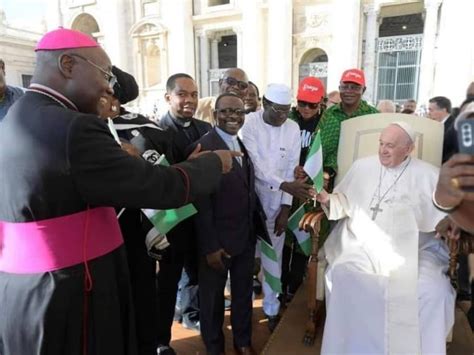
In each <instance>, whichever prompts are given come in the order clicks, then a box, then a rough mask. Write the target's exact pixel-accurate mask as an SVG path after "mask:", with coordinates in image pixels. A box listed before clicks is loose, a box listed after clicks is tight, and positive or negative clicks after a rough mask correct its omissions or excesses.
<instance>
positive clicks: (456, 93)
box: [48, 0, 474, 114]
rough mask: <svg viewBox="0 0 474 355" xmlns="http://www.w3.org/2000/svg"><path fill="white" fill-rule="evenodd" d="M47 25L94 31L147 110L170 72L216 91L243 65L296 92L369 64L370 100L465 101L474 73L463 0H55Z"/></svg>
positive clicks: (331, 83) (330, 85)
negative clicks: (307, 82)
mask: <svg viewBox="0 0 474 355" xmlns="http://www.w3.org/2000/svg"><path fill="white" fill-rule="evenodd" d="M48 3H49V6H51V11H49V13H50V14H51V18H50V19H48V25H49V27H50V29H51V28H54V27H56V26H58V25H63V26H65V27H70V28H75V29H79V30H82V31H84V32H87V33H90V34H92V35H93V36H94V37H96V38H97V40H98V41H99V42H100V43H101V44H102V45H103V46H104V47H105V49H106V50H107V52H108V53H109V55H110V57H111V59H112V61H113V62H114V63H115V64H117V65H118V66H119V67H122V68H123V69H125V70H128V71H130V72H131V73H133V74H134V75H135V76H136V78H137V80H138V82H139V85H140V88H141V95H140V99H139V100H137V101H136V103H135V104H136V105H137V106H140V110H141V111H142V112H144V113H148V114H149V113H150V112H151V111H152V110H153V107H156V106H157V107H158V108H159V110H160V111H163V110H165V109H166V105H164V102H163V94H164V90H165V82H166V78H167V77H168V76H169V75H171V74H173V73H176V72H186V73H189V74H191V75H192V76H194V77H195V78H196V80H197V82H198V84H199V89H200V95H201V96H208V95H213V94H215V93H216V92H217V81H218V78H219V76H220V74H221V72H222V70H223V69H225V68H228V67H232V66H238V67H241V68H243V69H244V70H245V71H246V72H247V73H248V75H249V78H250V79H251V80H252V81H254V82H255V83H256V84H257V85H258V86H259V87H260V88H262V89H263V88H264V86H265V85H266V84H268V83H270V82H282V83H286V84H288V85H290V86H291V87H292V88H293V89H296V88H297V85H298V81H299V80H300V78H302V77H304V76H306V75H316V76H318V77H320V78H321V79H322V80H323V81H324V82H325V84H326V87H327V90H328V91H331V90H335V89H337V86H338V80H339V78H340V75H341V73H342V71H343V70H345V69H347V68H350V67H359V68H362V69H364V71H365V73H366V77H367V91H366V93H365V98H366V99H367V100H369V101H371V102H373V103H376V102H377V101H378V100H380V99H392V100H396V101H398V102H403V101H404V100H405V99H408V98H415V99H417V100H418V102H419V103H420V104H426V102H427V100H428V99H429V98H430V97H432V96H434V95H443V96H448V97H449V98H451V99H452V101H453V103H454V104H455V105H458V104H459V103H460V102H461V101H462V99H463V97H464V95H465V90H466V88H467V85H468V84H469V82H470V81H472V80H473V79H474V60H473V59H474V42H472V41H463V40H462V38H465V37H466V36H465V34H464V32H465V31H466V29H468V28H470V26H469V25H470V18H469V16H470V14H472V13H474V12H473V10H474V2H473V1H458V0H424V1H423V0H51V1H49V2H48Z"/></svg>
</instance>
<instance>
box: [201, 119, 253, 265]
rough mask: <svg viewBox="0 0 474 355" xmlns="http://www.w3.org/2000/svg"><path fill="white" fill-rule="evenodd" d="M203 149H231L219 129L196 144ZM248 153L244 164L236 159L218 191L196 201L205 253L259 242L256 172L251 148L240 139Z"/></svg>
mask: <svg viewBox="0 0 474 355" xmlns="http://www.w3.org/2000/svg"><path fill="white" fill-rule="evenodd" d="M198 143H200V144H201V146H202V150H217V149H225V150H228V149H229V148H228V147H227V144H226V143H225V142H224V141H223V140H222V138H221V137H220V136H219V134H218V133H217V132H216V128H214V129H213V130H212V131H210V132H209V133H207V134H206V135H205V136H204V137H202V138H201V139H200V140H198V141H197V142H196V143H195V144H198ZM239 144H240V148H241V151H242V152H243V153H244V157H243V159H242V166H241V165H240V164H239V163H238V161H237V159H235V158H234V162H233V167H232V170H231V171H230V172H229V173H228V174H225V175H223V177H222V180H221V183H220V185H219V187H218V188H217V190H216V191H215V192H214V193H213V194H212V195H208V196H203V197H202V198H199V199H198V200H197V202H196V207H197V209H198V215H197V216H196V218H195V225H196V232H197V235H198V242H199V249H200V251H201V253H202V254H203V255H207V254H209V253H212V252H215V251H217V250H218V249H220V248H224V250H225V251H226V252H227V253H229V254H230V255H232V256H234V255H238V254H240V253H241V252H243V251H244V249H245V247H246V246H247V245H248V243H249V242H251V243H253V242H255V233H254V226H253V218H254V211H255V201H256V195H255V185H254V184H255V175H254V168H253V164H252V161H251V160H250V157H249V155H248V154H247V150H246V149H245V147H244V145H243V144H242V142H241V141H240V140H239Z"/></svg>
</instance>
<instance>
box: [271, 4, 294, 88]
mask: <svg viewBox="0 0 474 355" xmlns="http://www.w3.org/2000/svg"><path fill="white" fill-rule="evenodd" d="M267 30H268V42H267V43H268V44H269V45H268V58H267V67H266V71H267V77H268V78H269V79H270V81H272V82H274V83H282V84H286V85H288V86H291V58H292V42H293V41H292V34H293V1H292V0H278V1H269V2H268V29H267Z"/></svg>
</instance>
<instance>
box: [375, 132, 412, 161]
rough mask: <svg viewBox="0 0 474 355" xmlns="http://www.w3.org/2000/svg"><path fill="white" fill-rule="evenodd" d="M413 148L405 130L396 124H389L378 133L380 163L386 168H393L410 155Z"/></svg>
mask: <svg viewBox="0 0 474 355" xmlns="http://www.w3.org/2000/svg"><path fill="white" fill-rule="evenodd" d="M414 148H415V144H414V142H413V141H412V138H411V137H410V135H409V134H408V133H407V131H405V129H403V128H402V127H401V126H399V125H398V124H390V125H388V126H387V127H386V128H385V129H384V130H383V131H382V133H381V134H380V139H379V159H380V163H381V164H382V165H383V166H385V167H387V168H395V167H397V166H399V165H400V164H401V163H402V162H403V161H404V160H405V159H406V158H407V157H408V156H409V155H410V153H411V152H412V151H413V149H414Z"/></svg>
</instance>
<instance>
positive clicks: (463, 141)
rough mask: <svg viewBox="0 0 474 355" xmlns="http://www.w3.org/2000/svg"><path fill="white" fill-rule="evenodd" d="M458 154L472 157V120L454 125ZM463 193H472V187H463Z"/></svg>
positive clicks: (473, 136)
mask: <svg viewBox="0 0 474 355" xmlns="http://www.w3.org/2000/svg"><path fill="white" fill-rule="evenodd" d="M456 126H457V134H458V149H459V153H464V154H470V155H474V119H473V118H467V119H466V118H463V119H461V120H459V122H457V124H456ZM463 190H465V191H470V192H473V191H474V186H466V187H463Z"/></svg>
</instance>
